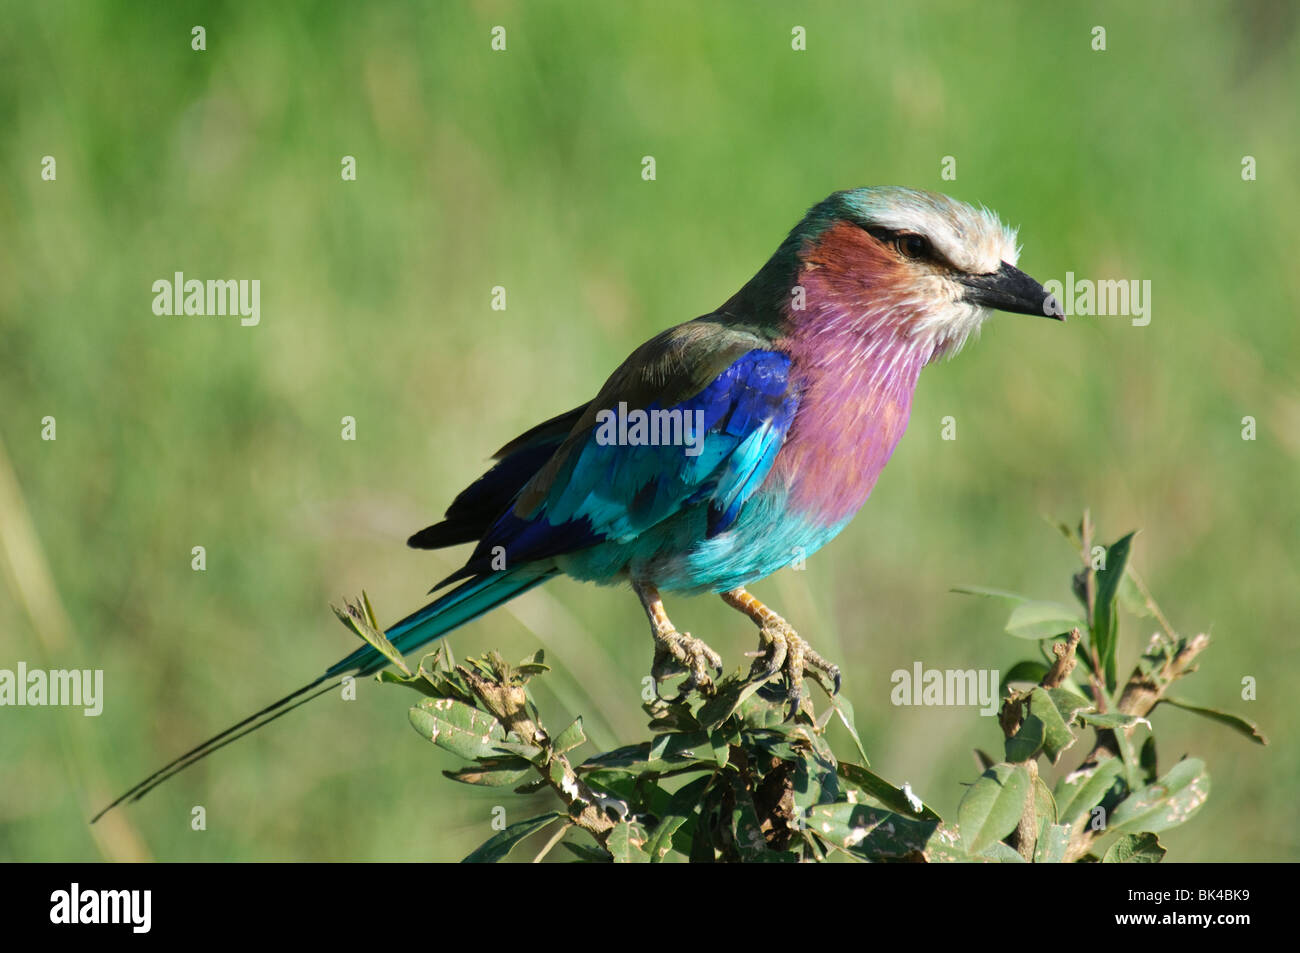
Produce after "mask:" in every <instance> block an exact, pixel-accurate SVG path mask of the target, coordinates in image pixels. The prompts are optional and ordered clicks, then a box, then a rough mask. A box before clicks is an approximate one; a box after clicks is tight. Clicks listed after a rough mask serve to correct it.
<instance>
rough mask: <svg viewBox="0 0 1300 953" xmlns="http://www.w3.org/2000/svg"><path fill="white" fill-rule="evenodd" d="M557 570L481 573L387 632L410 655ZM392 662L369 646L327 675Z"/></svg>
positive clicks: (373, 668) (372, 668)
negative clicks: (482, 574)
mask: <svg viewBox="0 0 1300 953" xmlns="http://www.w3.org/2000/svg"><path fill="white" fill-rule="evenodd" d="M557 572H558V570H556V569H550V570H544V571H542V572H540V573H539V572H538V571H537V570H536V569H517V570H512V571H507V572H495V573H492V574H491V575H488V576H477V577H475V578H473V579H470V580H469V581H467V582H463V583H461V584H460V585H459V586H457V587H456V588H455V589H453V590H451V592H449V593H447V594H446V595H444V596H440V597H439V598H437V599H435V600H434V601H433V602H430V603H429V604H428V605H427V606H425V607H424V608H423V609H417V610H416V611H415V612H412V613H411V614H410V615H408V616H407V617H406V618H405V619H403V620H402V621H401V622H397V623H394V624H393V625H392V626H391V627H389V628H388V629H387V630H386V631H385V632H384V635H385V636H387V638H388V641H390V642H392V643H393V646H394V648H396V649H397V651H399V652H401V653H402V654H403V655H409V654H410V653H412V652H414V651H415V650H416V649H418V648H420V647H421V646H424V645H428V644H429V643H430V642H432V641H434V640H435V639H440V638H442V637H443V636H444V635H446V634H447V633H448V632H450V631H451V630H452V629H455V628H459V627H460V626H462V625H464V624H465V623H466V622H472V621H473V620H475V619H477V618H478V617H479V616H481V615H482V614H483V613H485V612H490V611H491V610H493V609H495V608H496V607H497V606H499V605H501V604H502V603H503V602H509V601H510V600H511V599H513V598H514V597H515V596H518V595H522V594H523V593H525V592H527V591H528V590H529V589H532V588H533V587H534V586H540V585H541V584H542V583H544V582H546V580H548V579H550V578H551V577H552V576H554V575H555V574H556V573H557ZM388 664H389V663H388V659H387V658H385V657H384V655H383V653H381V652H379V651H378V650H377V649H374V648H371V647H370V646H369V645H367V646H365V647H364V648H360V649H357V650H356V651H355V652H353V653H352V654H351V655H349V656H347V658H342V659H339V660H338V661H337V662H335V663H334V664H333V665H331V666H330V667H329V668H328V669H326V670H325V676H324V677H325V678H334V677H335V676H336V675H342V674H344V673H345V672H350V671H353V670H355V671H356V672H357V674H358V675H370V674H373V673H374V672H377V671H379V670H380V669H381V668H385V667H387V665H388Z"/></svg>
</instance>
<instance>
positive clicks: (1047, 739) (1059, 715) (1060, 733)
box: [1029, 688, 1086, 764]
mask: <svg viewBox="0 0 1300 953" xmlns="http://www.w3.org/2000/svg"><path fill="white" fill-rule="evenodd" d="M1058 691H1059V690H1058ZM1060 695H1062V696H1065V697H1064V698H1062V697H1060V696H1058V695H1054V694H1052V691H1051V690H1048V689H1045V688H1035V689H1034V690H1033V692H1031V693H1030V695H1029V712H1030V714H1032V715H1034V716H1036V717H1037V718H1038V719H1039V720H1040V721H1042V723H1043V753H1044V754H1046V755H1047V758H1048V760H1049V761H1051V762H1052V764H1056V763H1057V762H1059V761H1060V760H1061V753H1062V752H1063V751H1065V750H1066V749H1068V748H1069V747H1070V746H1071V745H1072V744H1074V732H1072V731H1071V730H1070V721H1071V719H1072V718H1073V717H1074V711H1077V710H1078V709H1077V708H1074V707H1073V706H1074V705H1075V698H1074V696H1071V695H1070V694H1069V693H1068V692H1061V693H1060ZM1084 704H1086V702H1085V703H1084ZM1062 705H1064V706H1065V707H1066V711H1062V710H1061V707H1062Z"/></svg>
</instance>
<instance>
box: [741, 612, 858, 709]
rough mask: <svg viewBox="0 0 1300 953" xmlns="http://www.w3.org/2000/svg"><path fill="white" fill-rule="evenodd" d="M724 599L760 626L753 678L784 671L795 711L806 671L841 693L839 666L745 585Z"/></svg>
mask: <svg viewBox="0 0 1300 953" xmlns="http://www.w3.org/2000/svg"><path fill="white" fill-rule="evenodd" d="M722 601H723V602H725V603H726V604H727V605H729V606H731V607H732V608H733V609H739V610H740V611H741V612H743V613H745V615H747V616H749V617H750V619H752V620H753V621H754V623H755V624H756V625H757V626H758V638H759V651H758V653H757V654H758V656H759V657H758V658H756V659H755V660H754V667H753V670H752V671H751V673H750V674H751V677H755V678H769V677H771V676H772V675H775V674H776V673H777V672H778V671H781V670H784V671H785V676H786V689H787V692H788V694H789V696H790V702H791V710H792V711H797V710H798V708H799V702H800V699H801V698H802V697H803V676H804V672H805V671H807V670H809V669H811V670H812V672H813V675H814V677H816V678H817V680H818V681H819V682H820V683H821V685H822V687H823V688H825V689H826V691H827V693H828V694H831V695H834V694H837V693H838V692H839V690H840V670H839V666H836V665H832V664H831V663H830V662H828V661H826V660H825V659H824V658H822V657H821V656H820V655H818V654H817V653H816V652H814V651H813V649H812V646H810V645H809V644H808V643H807V642H805V641H804V640H803V639H801V638H800V637H799V635H798V633H796V632H795V630H794V628H793V626H791V625H790V623H789V622H786V621H785V619H783V618H781V617H780V616H779V615H777V614H776V613H775V612H773V611H772V610H771V609H769V608H768V607H767V606H765V605H763V603H761V602H759V601H758V600H757V599H755V598H754V597H753V596H751V595H750V594H749V593H748V592H746V591H745V589H744V588H743V587H741V588H736V589H732V590H729V591H728V592H724V593H722ZM822 676H825V677H826V679H828V680H829V681H830V685H827V683H826V681H823V679H822Z"/></svg>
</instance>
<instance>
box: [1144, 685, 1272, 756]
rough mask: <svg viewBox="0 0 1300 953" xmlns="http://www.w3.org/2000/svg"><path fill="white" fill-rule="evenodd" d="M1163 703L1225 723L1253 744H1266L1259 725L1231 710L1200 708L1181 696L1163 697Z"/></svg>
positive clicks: (1266, 741)
mask: <svg viewBox="0 0 1300 953" xmlns="http://www.w3.org/2000/svg"><path fill="white" fill-rule="evenodd" d="M1161 700H1162V701H1163V702H1165V704H1168V705H1173V706H1174V707H1175V708H1181V709H1182V710H1183V711H1190V712H1193V713H1195V714H1197V715H1200V716H1201V717H1202V718H1208V719H1210V720H1211V721H1217V722H1218V723H1219V724H1221V725H1227V726H1228V727H1229V728H1231V729H1232V730H1233V731H1236V732H1239V733H1241V734H1243V735H1245V736H1246V737H1247V738H1249V739H1250V740H1251V741H1253V742H1255V744H1259V745H1266V744H1268V739H1267V738H1265V737H1264V736H1263V735H1262V734H1260V731H1259V726H1258V725H1256V724H1255V723H1254V722H1253V721H1249V720H1248V719H1246V718H1242V717H1241V716H1240V715H1234V714H1232V713H1231V712H1226V711H1219V710H1218V709H1217V708H1202V707H1201V706H1200V705H1193V704H1192V703H1191V702H1186V701H1183V700H1182V699H1181V698H1168V697H1166V698H1163V699H1161Z"/></svg>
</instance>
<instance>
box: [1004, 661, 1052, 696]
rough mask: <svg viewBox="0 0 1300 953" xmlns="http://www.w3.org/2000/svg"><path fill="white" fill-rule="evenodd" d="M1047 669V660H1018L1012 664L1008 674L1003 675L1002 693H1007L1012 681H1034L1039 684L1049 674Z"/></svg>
mask: <svg viewBox="0 0 1300 953" xmlns="http://www.w3.org/2000/svg"><path fill="white" fill-rule="evenodd" d="M1047 670H1048V669H1047V663H1046V662H1032V661H1026V662H1017V663H1016V664H1015V665H1013V666H1011V669H1010V670H1009V671H1008V672H1007V674H1005V675H1003V676H1002V685H1001V686H1000V693H1001V694H1002V695H1006V694H1007V686H1008V685H1010V684H1011V683H1012V682H1032V683H1033V684H1035V685H1037V684H1038V683H1039V682H1041V681H1042V680H1043V679H1044V678H1045V677H1046V676H1047Z"/></svg>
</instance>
